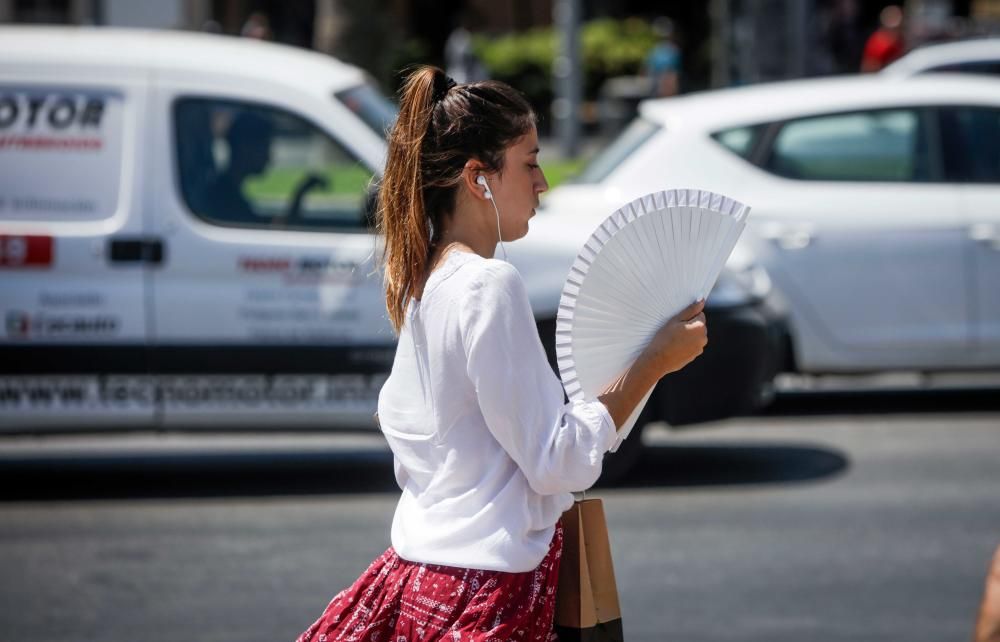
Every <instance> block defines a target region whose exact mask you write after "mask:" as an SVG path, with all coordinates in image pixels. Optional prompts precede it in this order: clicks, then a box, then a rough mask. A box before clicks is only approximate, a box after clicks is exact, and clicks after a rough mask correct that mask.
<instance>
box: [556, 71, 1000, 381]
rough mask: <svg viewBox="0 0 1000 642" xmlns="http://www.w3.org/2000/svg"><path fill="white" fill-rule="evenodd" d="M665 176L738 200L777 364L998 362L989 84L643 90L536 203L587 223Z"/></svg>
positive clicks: (999, 137)
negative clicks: (636, 108) (623, 120)
mask: <svg viewBox="0 0 1000 642" xmlns="http://www.w3.org/2000/svg"><path fill="white" fill-rule="evenodd" d="M670 187H692V188H701V189H708V190H712V191H715V192H719V193H722V194H725V195H728V196H730V197H732V198H735V199H737V200H739V201H741V202H743V203H746V204H748V205H750V206H751V207H752V208H753V210H752V212H751V214H750V217H749V219H748V227H747V230H746V232H745V233H744V237H743V238H742V239H741V244H742V245H743V248H742V250H743V251H744V252H745V253H747V254H748V255H749V256H750V257H752V258H753V261H755V262H756V263H757V264H759V265H760V266H762V267H763V268H764V270H766V274H767V276H768V277H770V280H771V282H772V283H773V286H774V296H780V297H782V298H783V299H784V300H785V303H786V304H787V306H788V309H789V315H790V317H789V322H788V327H789V346H790V357H791V358H790V360H789V362H788V363H787V364H786V367H787V369H788V370H789V371H797V372H802V373H816V374H820V373H862V372H864V373H868V372H877V371H888V370H916V371H936V370H971V369H994V368H998V367H1000V80H995V79H992V78H987V77H980V76H967V75H959V74H938V75H932V74H927V75H920V76H916V77H913V78H907V77H900V78H888V77H886V76H882V75H874V76H867V77H841V78H831V79H819V80H802V81H792V82H783V83H774V84H766V85H757V86H752V87H746V88H738V89H726V90H718V91H709V92H704V93H697V94H690V95H687V96H683V97H678V98H668V99H661V100H652V101H647V102H645V103H643V104H642V105H641V107H640V116H639V117H638V118H637V119H636V120H635V121H634V122H633V123H632V124H631V125H630V126H629V128H628V129H627V130H626V131H625V132H624V133H623V134H622V135H621V136H620V138H618V139H617V140H616V141H614V142H613V143H612V144H611V145H610V146H608V147H607V148H606V149H605V150H604V151H603V153H601V154H599V155H598V156H597V157H596V158H595V159H594V161H593V162H592V163H591V164H590V165H589V167H587V168H585V170H584V172H583V173H582V175H581V176H580V177H579V179H578V181H577V182H576V183H575V184H571V185H565V186H561V187H559V188H557V189H555V190H553V192H552V193H550V194H549V196H548V198H547V199H546V202H545V205H546V209H545V211H546V212H550V213H551V212H572V213H574V214H575V215H576V216H579V217H583V216H589V217H590V218H591V219H592V220H597V219H599V218H600V216H601V215H602V213H603V212H606V211H607V210H608V209H609V208H613V207H615V206H617V205H620V204H622V203H624V202H627V201H629V200H631V199H633V198H635V197H637V196H639V195H642V194H645V193H648V192H650V191H653V190H658V189H664V188H670ZM709 327H710V328H711V324H709ZM710 335H711V330H710Z"/></svg>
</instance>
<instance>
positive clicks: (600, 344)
mask: <svg viewBox="0 0 1000 642" xmlns="http://www.w3.org/2000/svg"><path fill="white" fill-rule="evenodd" d="M749 212H750V208H749V207H747V206H746V205H743V204H742V203H738V202H736V201H734V200H732V199H730V198H727V197H725V196H721V195H719V194H714V193H712V192H706V191H702V190H695V189H678V190H667V191H664V192H654V193H652V194H648V195H646V196H643V197H642V198H638V199H636V200H634V201H632V202H631V203H629V204H627V205H625V206H624V207H622V208H621V209H619V210H617V211H616V212H614V213H613V214H612V215H611V216H609V217H608V218H607V219H605V221H604V222H603V223H601V225H600V226H599V227H598V228H597V230H596V231H595V232H594V233H593V235H592V236H591V237H590V239H589V240H588V241H587V242H586V243H585V244H584V246H583V249H582V250H580V254H579V256H578V257H577V259H576V261H575V262H574V263H573V267H572V268H571V269H570V273H569V277H568V278H567V279H566V285H565V286H563V292H562V298H561V299H560V301H559V313H558V317H557V320H556V357H557V360H558V365H559V374H560V375H561V377H562V381H563V387H564V388H565V389H566V394H567V396H568V397H569V398H570V399H571V400H573V401H576V400H581V399H596V398H597V397H598V396H599V395H600V394H602V393H603V392H604V390H605V389H606V388H607V387H608V385H609V384H610V383H612V382H613V381H615V380H616V379H617V378H618V377H619V376H620V375H621V374H622V373H623V372H624V371H625V369H626V368H628V367H629V366H630V365H632V363H633V362H634V361H635V359H636V357H638V356H639V354H640V353H641V352H642V350H643V349H644V348H645V347H646V345H647V344H648V343H649V341H650V339H652V338H653V335H654V334H655V333H656V331H657V330H659V329H660V328H661V327H662V326H663V324H664V323H666V322H667V321H668V320H669V319H670V318H671V317H673V316H674V315H676V314H677V313H678V312H680V311H681V310H683V309H684V308H686V307H687V306H689V305H690V304H692V303H694V302H695V301H697V300H699V299H703V298H705V297H707V296H708V292H709V290H711V288H712V286H713V285H714V284H715V281H716V279H718V278H719V273H720V272H721V271H722V267H723V265H725V263H726V259H727V258H728V257H729V254H730V253H731V252H732V251H733V247H734V246H735V245H736V240H737V239H738V238H739V236H740V233H741V232H742V231H743V228H744V226H745V224H746V217H747V214H748V213H749ZM650 393H652V390H650V391H649V392H647V393H646V396H645V397H644V398H643V400H642V403H640V404H639V406H638V407H637V408H636V409H635V412H633V413H632V415H631V416H630V417H629V419H628V421H627V422H626V423H625V425H624V426H621V427H620V428H619V431H618V440H617V441H616V442H615V445H614V446H613V447H612V448H611V451H612V452H614V451H616V450H617V449H618V446H619V445H621V443H622V441H624V440H625V438H626V437H627V436H628V433H629V432H630V431H631V430H632V426H633V425H634V424H635V422H636V420H637V419H638V417H639V413H640V412H641V411H642V408H643V407H644V406H645V405H646V401H647V400H648V399H649V395H650Z"/></svg>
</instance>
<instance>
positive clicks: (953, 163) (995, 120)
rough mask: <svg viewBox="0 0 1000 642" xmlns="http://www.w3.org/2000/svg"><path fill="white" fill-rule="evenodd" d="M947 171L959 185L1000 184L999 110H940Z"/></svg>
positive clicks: (951, 108) (949, 177)
mask: <svg viewBox="0 0 1000 642" xmlns="http://www.w3.org/2000/svg"><path fill="white" fill-rule="evenodd" d="M939 113H940V118H941V120H940V122H941V140H942V147H943V149H944V170H945V177H946V179H947V180H949V181H952V182H958V183H1000V109H996V108H992V107H943V108H941V109H940V110H939Z"/></svg>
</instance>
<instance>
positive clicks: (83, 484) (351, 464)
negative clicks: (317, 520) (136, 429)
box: [0, 450, 399, 501]
mask: <svg viewBox="0 0 1000 642" xmlns="http://www.w3.org/2000/svg"><path fill="white" fill-rule="evenodd" d="M398 491H399V489H398V487H397V486H396V481H395V478H394V477H393V472H392V457H391V455H390V454H389V452H388V451H381V450H371V451H351V452H343V451H338V452H322V451H319V452H309V453H301V452H281V451H275V452H268V453H266V454H261V453H254V454H245V453H213V454H205V455H202V454H189V453H185V454H183V455H178V454H170V453H167V454H159V453H157V454H146V455H142V456H138V457H136V456H128V457H125V456H119V455H109V456H82V457H81V456H78V457H73V458H68V457H51V458H49V457H44V458H43V457H32V458H30V459H28V458H25V459H21V460H18V459H14V458H6V459H4V461H3V463H2V465H0V501H30V500H81V499H143V498H199V497H205V498H208V497H263V496H276V495H324V494H349V493H396V492H398Z"/></svg>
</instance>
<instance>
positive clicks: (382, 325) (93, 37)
mask: <svg viewBox="0 0 1000 642" xmlns="http://www.w3.org/2000/svg"><path fill="white" fill-rule="evenodd" d="M394 116H395V109H394V107H393V106H392V105H391V104H390V103H388V102H387V101H386V100H385V99H384V98H382V97H381V96H380V95H379V94H378V92H377V91H376V90H375V89H374V88H373V87H372V86H371V85H370V84H369V83H368V82H367V80H366V77H365V74H364V73H363V72H362V71H361V70H360V69H358V68H356V67H352V66H349V65H345V64H342V63H340V62H338V61H336V60H334V59H333V58H331V57H329V56H324V55H320V54H318V53H314V52H308V51H304V50H301V49H296V48H292V47H287V46H281V45H276V44H271V43H262V42H259V41H253V40H248V39H239V38H228V37H222V36H212V35H206V34H194V33H181V32H163V31H160V32H153V31H135V30H125V29H74V28H25V27H15V28H6V27H5V28H0V317H2V318H3V320H4V325H3V329H2V330H0V431H26V430H39V429H48V428H53V429H93V428H101V429H103V428H108V427H113V426H126V427H129V428H142V427H147V428H185V429H200V428H213V429H214V428H222V427H229V428H245V427H254V426H256V427H278V428H286V429H288V428H303V427H322V428H329V427H335V426H340V427H345V428H368V429H374V428H375V423H374V421H373V420H372V414H373V412H374V410H375V402H376V398H377V394H378V391H379V389H380V387H381V384H382V382H383V381H384V379H385V376H386V374H387V372H388V370H389V368H390V366H391V363H392V357H393V353H394V350H395V336H394V335H393V333H392V330H391V327H390V325H389V323H388V320H387V318H386V313H385V306H384V295H383V289H382V282H381V278H380V275H379V274H377V273H376V271H375V269H376V262H375V257H376V256H377V254H378V252H379V248H378V239H377V238H376V236H375V235H374V234H373V233H372V229H371V226H370V220H369V214H370V203H371V198H372V191H371V189H370V186H371V184H372V179H373V178H377V177H378V176H380V174H381V170H382V163H383V162H384V158H385V153H386V143H385V138H384V132H385V128H386V126H387V125H388V124H389V122H391V120H392V118H393V117H394ZM607 213H610V210H609V211H608V212H605V214H607ZM539 218H540V217H539ZM536 220H537V219H536ZM557 220H558V218H557V217H553V218H551V219H550V224H548V225H546V224H540V225H539V229H538V230H536V231H533V232H532V234H530V235H529V239H530V240H526V241H524V242H519V243H512V244H510V245H509V246H508V248H507V249H508V251H509V252H510V255H511V260H512V262H513V263H515V264H516V265H517V266H518V268H519V269H520V270H521V272H522V274H523V275H524V277H525V281H526V285H527V288H528V292H529V295H530V298H531V303H532V307H533V310H534V313H535V316H536V318H537V320H538V322H539V326H540V327H541V328H542V336H543V338H544V339H545V342H546V343H547V344H548V345H547V347H548V349H549V351H550V353H551V352H552V343H553V342H554V320H555V318H556V313H557V307H558V302H559V296H560V294H561V291H562V286H563V283H564V282H565V279H566V276H567V274H568V273H569V268H570V265H571V264H572V262H573V259H574V258H575V256H576V254H577V252H578V251H579V249H580V246H581V245H582V244H583V242H584V240H586V238H587V236H589V234H590V233H591V232H592V230H593V226H592V225H590V224H589V223H588V222H587V221H586V220H567V221H565V226H562V227H561V226H553V225H552V224H551V223H554V222H556V221H557ZM708 308H709V309H708V313H709V314H710V315H716V314H723V311H724V314H725V316H726V318H727V319H729V320H730V321H731V323H730V325H731V326H732V327H733V328H734V331H733V332H732V333H731V334H730V337H731V342H732V351H733V352H732V354H740V355H744V357H745V358H741V359H740V360H739V363H738V364H736V365H735V366H733V367H731V368H727V369H726V370H725V371H724V372H717V371H715V370H713V369H712V368H711V367H706V364H710V363H711V360H709V359H703V360H699V362H700V363H699V365H698V368H694V369H691V370H687V371H686V372H685V375H684V376H685V377H686V378H687V380H689V381H691V382H692V384H691V388H692V389H693V390H696V391H708V390H709V389H711V388H713V387H714V390H713V392H712V393H711V394H701V395H688V394H685V393H684V390H685V388H684V387H683V386H681V385H680V384H678V385H672V386H670V387H668V389H667V390H666V391H665V392H663V393H662V394H660V395H657V396H656V397H655V398H654V399H653V401H652V402H651V404H650V408H651V409H653V410H654V411H655V413H654V414H652V415H650V416H649V418H668V419H669V418H680V419H686V420H687V421H695V420H703V419H707V418H714V417H718V416H725V415H728V414H732V413H734V412H740V411H742V410H746V409H750V408H752V407H753V406H754V405H755V404H756V403H757V401H758V400H759V399H760V397H761V395H762V394H766V392H767V391H768V389H769V387H770V384H771V381H772V378H773V376H774V373H775V370H776V369H777V364H778V361H779V359H780V353H779V352H778V349H780V343H779V341H778V338H780V332H778V331H777V330H776V328H778V326H777V325H776V324H775V323H772V320H773V319H772V317H773V315H772V316H766V315H765V312H764V311H762V310H763V305H762V304H761V302H760V301H759V300H758V297H755V296H754V295H753V293H752V292H751V291H750V288H748V287H746V283H745V282H744V280H742V278H741V277H732V278H730V277H729V276H727V277H724V278H723V280H722V285H720V287H718V288H717V289H716V290H715V291H714V292H713V293H712V296H711V298H710V300H709V305H708ZM719 327H721V326H719ZM717 329H718V328H717ZM723 345H725V341H722V340H721V339H719V338H718V337H716V336H715V335H713V347H714V349H716V351H719V350H721V348H719V347H718V346H723ZM699 368H700V370H699ZM629 443H631V444H638V443H639V441H638V439H633V440H630V442H629ZM623 450H624V449H623ZM631 452H633V453H634V452H637V451H636V450H635V449H632V451H631ZM627 460H628V458H627V457H624V456H622V455H619V456H617V457H616V459H615V461H616V462H618V463H616V464H615V465H616V466H619V467H621V463H622V462H626V461H627Z"/></svg>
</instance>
